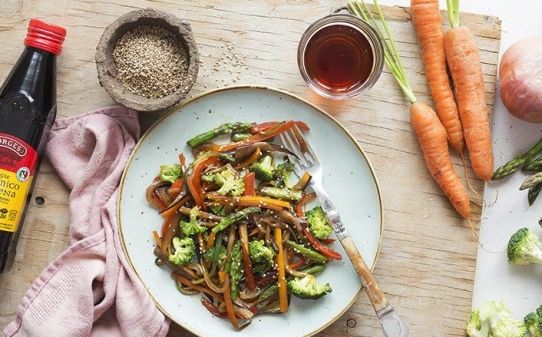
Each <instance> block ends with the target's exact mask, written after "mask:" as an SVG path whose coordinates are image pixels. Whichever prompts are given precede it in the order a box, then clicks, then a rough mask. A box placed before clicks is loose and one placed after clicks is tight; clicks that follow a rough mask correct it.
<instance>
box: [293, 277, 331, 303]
mask: <svg viewBox="0 0 542 337" xmlns="http://www.w3.org/2000/svg"><path fill="white" fill-rule="evenodd" d="M288 290H290V292H291V293H292V294H293V295H295V296H297V297H299V298H305V299H314V300H315V299H317V298H320V297H322V296H324V295H326V294H328V293H330V292H331V286H330V285H329V283H326V284H324V285H322V284H318V281H316V277H314V276H313V275H311V274H307V275H305V276H303V277H296V278H294V279H293V280H290V281H288Z"/></svg>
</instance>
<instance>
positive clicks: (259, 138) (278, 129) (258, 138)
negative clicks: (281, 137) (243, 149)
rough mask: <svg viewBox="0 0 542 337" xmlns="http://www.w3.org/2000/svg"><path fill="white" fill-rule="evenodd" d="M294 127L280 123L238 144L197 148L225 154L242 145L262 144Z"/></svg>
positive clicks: (209, 145)
mask: <svg viewBox="0 0 542 337" xmlns="http://www.w3.org/2000/svg"><path fill="white" fill-rule="evenodd" d="M294 125H295V122H294V121H287V122H280V123H279V124H277V125H276V126H274V127H272V128H270V129H269V130H267V131H266V132H263V133H258V134H255V135H252V136H250V137H248V138H247V139H245V140H242V141H239V142H234V143H229V144H224V145H217V144H203V145H201V146H200V147H199V148H200V149H201V150H203V151H215V152H227V151H231V150H235V149H237V148H238V147H240V146H243V145H247V144H252V143H257V142H263V141H264V140H267V139H270V138H273V137H275V136H276V135H278V134H281V133H283V132H284V131H286V130H288V129H290V128H291V127H292V126H294Z"/></svg>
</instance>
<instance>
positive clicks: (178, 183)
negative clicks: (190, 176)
mask: <svg viewBox="0 0 542 337" xmlns="http://www.w3.org/2000/svg"><path fill="white" fill-rule="evenodd" d="M183 187H184V179H183V177H179V178H178V179H177V180H175V182H174V183H173V184H171V186H170V187H169V188H168V190H167V193H168V194H169V195H171V196H175V195H177V194H179V193H181V191H182V190H183Z"/></svg>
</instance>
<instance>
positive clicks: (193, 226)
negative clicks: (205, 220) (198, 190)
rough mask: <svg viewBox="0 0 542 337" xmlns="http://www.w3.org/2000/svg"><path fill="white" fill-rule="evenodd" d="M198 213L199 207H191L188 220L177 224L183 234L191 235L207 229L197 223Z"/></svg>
mask: <svg viewBox="0 0 542 337" xmlns="http://www.w3.org/2000/svg"><path fill="white" fill-rule="evenodd" d="M199 215H200V212H199V208H198V207H197V206H196V207H193V208H192V209H191V210H190V222H186V221H182V220H181V221H180V222H179V226H180V227H181V230H182V232H183V234H184V235H186V236H192V235H196V234H199V233H203V232H205V231H206V230H207V229H206V228H205V227H203V226H202V225H200V224H199V223H198V220H197V218H198V216H199Z"/></svg>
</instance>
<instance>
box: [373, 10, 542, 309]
mask: <svg viewBox="0 0 542 337" xmlns="http://www.w3.org/2000/svg"><path fill="white" fill-rule="evenodd" d="M380 2H381V4H389V5H402V6H409V5H410V1H408V0H400V1H398V0H381V1H380ZM440 3H441V8H445V7H446V1H444V0H441V1H440ZM460 11H463V12H472V13H478V14H489V15H493V16H497V17H499V18H500V19H501V20H502V40H501V53H500V56H501V57H502V54H503V53H504V51H505V50H506V48H508V47H509V46H510V45H511V44H512V43H514V42H516V41H518V40H520V39H522V38H526V37H532V36H541V37H542V19H541V17H542V1H539V0H514V1H508V0H493V1H491V0H463V1H461V2H460ZM492 124H493V125H492V128H493V150H494V154H495V165H496V167H497V166H500V165H502V164H504V163H505V162H507V161H508V160H509V159H511V157H512V156H513V155H514V154H516V153H519V152H522V151H524V150H525V149H527V148H529V147H530V146H531V145H532V144H534V143H535V142H537V141H538V140H539V139H540V137H542V124H538V125H537V124H528V123H524V122H522V121H520V120H518V119H515V118H514V117H511V116H510V115H509V114H508V112H507V110H506V108H505V107H504V106H503V104H502V102H501V100H500V98H499V96H498V95H497V97H496V102H495V110H494V112H493V122H492ZM524 178H525V176H524V175H523V174H522V173H516V174H515V175H513V176H511V177H509V178H508V179H505V180H504V181H502V182H499V183H498V184H496V187H497V189H498V198H497V202H496V203H495V204H493V205H492V206H490V207H486V208H485V209H484V212H483V215H482V229H481V238H480V241H481V242H482V244H483V245H484V247H485V249H486V250H487V251H486V250H484V249H481V248H479V250H478V261H477V266H476V280H475V285H474V295H473V306H474V307H477V306H478V305H479V304H480V303H481V302H483V301H485V300H489V299H503V300H504V301H505V302H506V303H507V304H508V306H509V307H510V309H512V311H513V314H514V316H516V317H517V318H522V317H523V316H524V315H525V314H526V313H528V312H530V311H532V310H533V309H535V308H536V307H538V306H539V305H541V304H542V267H540V266H530V267H516V266H510V265H509V264H508V262H507V258H506V253H505V249H506V245H507V243H508V239H509V238H510V235H511V234H512V233H514V232H515V231H516V230H517V229H519V228H520V227H529V228H531V229H532V230H533V232H534V233H536V234H537V235H538V236H539V237H542V230H541V229H540V227H539V226H538V219H539V218H540V217H542V200H541V198H542V197H539V199H538V200H537V201H536V202H535V204H534V205H533V206H531V207H529V204H528V202H527V192H526V191H519V190H518V188H519V186H520V184H521V182H522V180H523V179H524ZM495 194H496V192H495V189H493V188H492V187H489V186H486V192H485V200H486V203H488V204H491V203H493V201H494V200H495ZM450 244H453V242H450ZM488 251H490V252H488Z"/></svg>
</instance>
